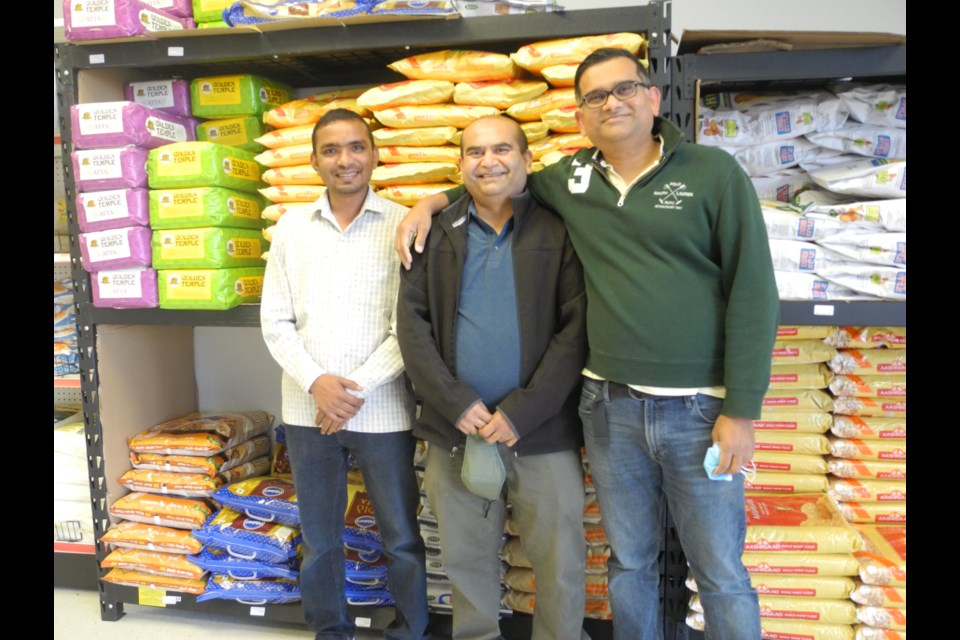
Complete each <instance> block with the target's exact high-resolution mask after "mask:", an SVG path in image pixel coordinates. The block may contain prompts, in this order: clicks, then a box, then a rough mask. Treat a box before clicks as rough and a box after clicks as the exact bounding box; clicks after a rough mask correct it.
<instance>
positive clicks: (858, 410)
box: [833, 396, 907, 418]
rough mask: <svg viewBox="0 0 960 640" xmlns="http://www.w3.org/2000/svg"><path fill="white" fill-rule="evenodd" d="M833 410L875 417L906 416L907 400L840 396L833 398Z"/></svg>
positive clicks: (849, 414)
mask: <svg viewBox="0 0 960 640" xmlns="http://www.w3.org/2000/svg"><path fill="white" fill-rule="evenodd" d="M833 412H834V413H835V414H837V415H843V416H869V417H875V418H896V417H898V416H903V417H906V415H907V401H906V400H905V399H902V398H891V399H885V398H856V397H850V396H839V397H837V398H834V399H833Z"/></svg>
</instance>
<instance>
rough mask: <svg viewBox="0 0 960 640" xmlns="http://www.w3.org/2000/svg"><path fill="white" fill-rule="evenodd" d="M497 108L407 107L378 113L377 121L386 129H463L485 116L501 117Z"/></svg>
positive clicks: (461, 106)
mask: <svg viewBox="0 0 960 640" xmlns="http://www.w3.org/2000/svg"><path fill="white" fill-rule="evenodd" d="M499 113H500V110H499V109H497V108H496V107H477V106H471V105H465V104H433V105H429V104H427V105H418V104H414V105H407V106H403V107H391V108H390V109H382V110H380V111H377V112H376V114H375V116H376V118H377V120H379V121H380V123H381V124H383V126H385V127H395V128H398V129H412V128H416V127H437V126H451V127H456V128H458V129H463V128H464V127H466V126H467V125H468V124H470V123H471V122H473V121H474V120H476V119H477V118H481V117H483V116H495V115H499Z"/></svg>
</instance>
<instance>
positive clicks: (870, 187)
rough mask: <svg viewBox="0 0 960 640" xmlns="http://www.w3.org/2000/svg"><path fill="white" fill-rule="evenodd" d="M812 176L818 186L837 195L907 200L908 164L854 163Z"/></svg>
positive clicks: (815, 170)
mask: <svg viewBox="0 0 960 640" xmlns="http://www.w3.org/2000/svg"><path fill="white" fill-rule="evenodd" d="M808 173H809V174H810V178H811V179H812V180H813V181H814V182H816V183H817V184H819V185H820V186H821V187H823V188H824V189H829V190H830V191H834V192H836V193H843V194H847V195H851V196H857V197H865V198H878V199H879V198H906V197H907V161H906V160H885V159H882V158H874V159H872V160H854V161H851V162H844V163H842V164H837V165H832V166H827V167H823V168H820V169H812V170H810V171H808Z"/></svg>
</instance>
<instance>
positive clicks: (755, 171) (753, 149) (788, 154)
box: [717, 138, 821, 176]
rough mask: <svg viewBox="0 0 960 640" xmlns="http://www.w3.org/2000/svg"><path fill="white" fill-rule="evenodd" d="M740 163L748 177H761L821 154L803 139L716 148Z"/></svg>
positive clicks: (813, 145)
mask: <svg viewBox="0 0 960 640" xmlns="http://www.w3.org/2000/svg"><path fill="white" fill-rule="evenodd" d="M717 148H718V149H723V150H724V151H726V152H727V153H729V154H730V155H732V156H733V157H734V158H736V160H737V162H738V163H740V166H741V167H743V170H744V171H746V172H747V175H749V176H763V175H766V174H768V173H774V172H776V171H781V170H783V169H789V168H791V167H796V166H797V165H799V164H800V163H801V162H802V161H809V160H813V159H814V158H816V157H818V156H819V155H820V154H821V147H818V146H817V145H815V144H813V143H812V142H809V141H808V140H806V139H805V138H793V139H791V140H785V141H782V142H765V143H762V144H757V145H753V146H749V147H728V146H718V147H717Z"/></svg>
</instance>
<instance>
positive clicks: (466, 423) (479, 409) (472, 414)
mask: <svg viewBox="0 0 960 640" xmlns="http://www.w3.org/2000/svg"><path fill="white" fill-rule="evenodd" d="M490 418H491V416H490V412H489V411H487V407H486V406H485V405H484V404H483V401H482V400H477V401H476V402H474V403H473V404H472V405H470V408H469V409H467V410H466V411H464V412H463V415H462V416H460V420H459V421H458V422H457V429H459V430H460V431H462V432H463V433H465V434H467V435H468V436H472V435H476V433H477V431H478V430H479V429H480V428H481V427H483V426H484V425H485V424H487V423H488V422H490Z"/></svg>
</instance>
